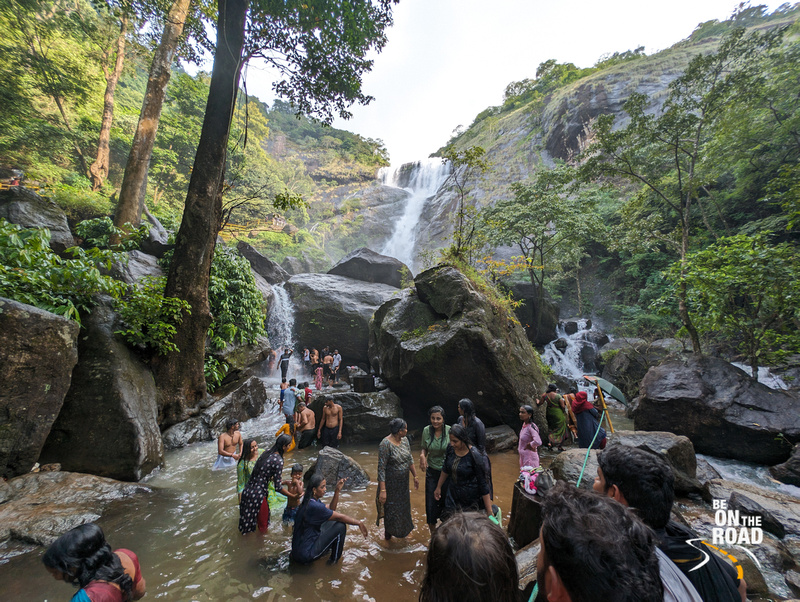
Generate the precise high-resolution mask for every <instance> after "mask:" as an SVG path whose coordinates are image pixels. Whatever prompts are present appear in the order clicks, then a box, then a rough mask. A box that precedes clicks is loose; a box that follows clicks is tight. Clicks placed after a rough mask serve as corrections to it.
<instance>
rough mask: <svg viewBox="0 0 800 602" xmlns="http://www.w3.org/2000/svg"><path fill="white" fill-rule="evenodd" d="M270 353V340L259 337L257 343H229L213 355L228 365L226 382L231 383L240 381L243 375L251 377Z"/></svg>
mask: <svg viewBox="0 0 800 602" xmlns="http://www.w3.org/2000/svg"><path fill="white" fill-rule="evenodd" d="M270 351H272V347H271V346H270V342H269V339H267V337H265V336H258V337H256V340H255V341H253V342H252V343H247V344H245V345H241V344H234V343H229V344H228V345H226V346H225V347H224V348H222V349H220V350H219V351H214V352H213V353H212V354H211V355H213V356H214V357H215V358H216V359H217V360H219V361H224V362H225V363H226V364H228V372H227V374H226V375H225V379H224V382H225V383H229V382H235V381H240V380H241V379H242V375H245V376H249V375H250V374H251V373H252V371H253V370H255V369H256V367H257V366H260V364H262V363H263V362H264V360H266V359H267V358H268V357H269V355H270ZM259 369H260V368H259Z"/></svg>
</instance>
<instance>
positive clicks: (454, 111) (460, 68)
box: [247, 0, 783, 165]
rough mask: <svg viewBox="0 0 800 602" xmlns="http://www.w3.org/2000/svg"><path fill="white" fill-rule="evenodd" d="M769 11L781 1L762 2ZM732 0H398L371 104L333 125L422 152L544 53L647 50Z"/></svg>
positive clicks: (400, 156)
mask: <svg viewBox="0 0 800 602" xmlns="http://www.w3.org/2000/svg"><path fill="white" fill-rule="evenodd" d="M753 4H754V5H755V4H766V5H767V6H768V7H769V9H770V10H774V9H775V8H777V7H778V6H780V5H781V4H783V2H775V1H763V0H762V2H753ZM737 5H738V2H736V1H735V0H671V1H670V2H653V1H649V2H648V1H643V0H602V1H598V0H562V1H561V2H553V1H551V0H490V1H487V0H400V3H399V4H397V5H395V8H394V25H393V26H392V27H391V29H389V31H388V40H389V41H388V43H387V44H386V46H385V48H384V49H383V52H382V53H381V54H378V55H376V56H375V57H374V60H375V63H374V66H373V69H372V71H371V72H369V73H367V74H366V75H365V76H364V78H363V90H364V92H365V93H366V94H368V95H370V96H373V97H374V98H375V100H373V101H372V102H371V103H370V104H369V105H367V106H360V105H355V106H353V107H352V108H351V112H352V113H353V117H352V118H351V119H350V120H348V121H344V120H341V119H337V120H336V121H335V122H334V126H335V127H338V128H341V129H345V130H349V131H352V132H356V133H358V134H360V135H362V136H364V137H366V138H374V139H381V140H383V142H384V143H385V145H386V147H387V149H388V151H389V155H390V157H391V163H392V165H400V164H402V163H407V162H410V161H416V160H419V159H422V158H425V157H427V156H428V155H430V154H431V153H433V152H435V151H436V150H437V149H438V148H440V147H441V146H443V145H444V144H446V143H447V141H448V140H449V139H450V136H451V135H452V133H453V130H454V129H456V128H457V127H458V126H459V125H462V126H464V127H467V126H469V125H470V124H471V123H472V121H473V120H474V118H475V116H476V115H477V114H478V113H480V112H481V111H483V110H484V109H486V108H487V107H489V106H492V105H499V104H501V103H502V101H503V92H504V90H505V88H506V86H507V85H508V84H509V83H511V82H512V81H519V80H522V79H525V78H530V79H533V78H534V77H535V74H536V67H537V66H538V65H539V64H540V63H542V62H544V61H546V60H548V59H551V58H553V59H556V60H557V61H558V62H560V63H565V62H571V63H574V64H575V65H577V66H578V67H590V66H592V65H594V64H595V62H597V59H598V58H600V56H601V55H604V54H610V53H613V52H624V51H625V50H632V49H634V48H637V47H639V46H644V47H645V52H646V53H647V54H652V53H654V52H657V51H658V50H662V49H664V48H667V47H669V46H671V45H672V44H674V43H676V42H678V41H680V40H682V39H684V38H686V37H688V36H689V35H690V34H691V33H692V31H693V30H694V29H695V27H696V26H697V25H698V24H700V23H702V22H705V21H709V20H711V19H718V20H724V19H726V18H728V17H729V16H730V15H731V13H732V12H733V10H734V9H735V8H736V7H737ZM271 85H272V78H271V76H270V73H269V71H268V70H266V69H264V68H263V67H262V66H259V65H258V64H252V65H250V67H249V68H248V72H247V90H248V93H250V94H254V95H256V96H258V97H259V98H260V99H261V100H263V101H266V102H269V103H271V102H272V100H274V94H273V93H272V89H271Z"/></svg>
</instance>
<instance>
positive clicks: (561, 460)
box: [550, 448, 597, 489]
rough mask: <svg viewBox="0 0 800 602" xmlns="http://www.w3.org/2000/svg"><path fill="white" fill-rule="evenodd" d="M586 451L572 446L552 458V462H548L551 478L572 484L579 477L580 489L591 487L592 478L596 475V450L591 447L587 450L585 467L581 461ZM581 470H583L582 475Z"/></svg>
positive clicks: (584, 457)
mask: <svg viewBox="0 0 800 602" xmlns="http://www.w3.org/2000/svg"><path fill="white" fill-rule="evenodd" d="M586 451H587V450H585V449H579V448H572V449H568V450H567V451H563V452H561V453H560V454H558V455H557V456H556V457H555V458H554V459H553V463H552V464H550V470H552V471H553V478H555V479H556V480H558V481H566V482H567V483H571V484H573V485H575V484H576V483H577V482H578V478H580V479H581V484H580V487H581V489H591V488H592V485H593V484H594V478H595V477H596V476H597V450H594V449H593V450H591V451H590V452H589V459H588V460H587V461H586V467H585V468H584V467H583V462H584V460H585V459H586ZM581 470H583V476H582V477H581Z"/></svg>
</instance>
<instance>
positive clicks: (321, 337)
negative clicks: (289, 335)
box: [286, 274, 398, 365]
mask: <svg viewBox="0 0 800 602" xmlns="http://www.w3.org/2000/svg"><path fill="white" fill-rule="evenodd" d="M286 289H287V290H288V291H289V294H290V295H291V297H292V302H293V303H294V307H295V330H296V332H297V340H298V341H301V342H302V343H301V344H302V345H303V346H308V347H316V348H317V349H322V348H323V347H325V346H326V345H327V346H330V347H331V349H333V348H336V349H338V350H339V353H340V354H341V356H342V359H343V362H344V364H345V365H350V364H355V363H362V364H365V365H366V364H367V363H368V357H369V356H368V355H367V350H368V347H369V323H370V320H371V319H372V315H373V314H374V313H375V310H377V309H378V308H379V307H380V306H381V305H383V304H384V303H385V302H386V301H387V300H389V299H391V298H392V297H393V296H395V295H396V294H397V293H398V291H397V289H396V288H395V287H393V286H389V285H388V284H380V283H366V282H363V281H361V280H354V279H352V278H346V277H345V276H334V275H332V274H299V275H296V276H292V277H291V278H290V279H289V280H288V281H287V283H286Z"/></svg>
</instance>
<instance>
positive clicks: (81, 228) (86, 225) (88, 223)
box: [75, 217, 150, 251]
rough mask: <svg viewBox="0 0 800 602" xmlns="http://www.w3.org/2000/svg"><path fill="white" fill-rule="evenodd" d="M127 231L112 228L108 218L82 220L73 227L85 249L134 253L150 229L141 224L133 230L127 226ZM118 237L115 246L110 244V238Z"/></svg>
mask: <svg viewBox="0 0 800 602" xmlns="http://www.w3.org/2000/svg"><path fill="white" fill-rule="evenodd" d="M127 226H128V230H122V229H120V228H117V227H116V226H114V222H113V221H112V220H111V218H110V217H96V218H94V219H89V220H84V221H82V222H80V223H79V224H77V225H76V226H75V234H76V235H77V236H78V237H79V238H81V239H83V243H82V244H81V246H82V247H83V248H85V249H91V248H98V249H112V250H114V251H134V250H136V249H139V248H140V247H141V244H142V241H143V240H144V239H146V238H147V236H148V235H149V233H150V227H149V226H148V225H147V224H142V225H141V226H139V227H138V228H134V227H133V226H132V225H131V224H127ZM113 236H118V237H119V238H120V239H121V240H120V243H119V244H117V245H112V244H111V238H112V237H113Z"/></svg>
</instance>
